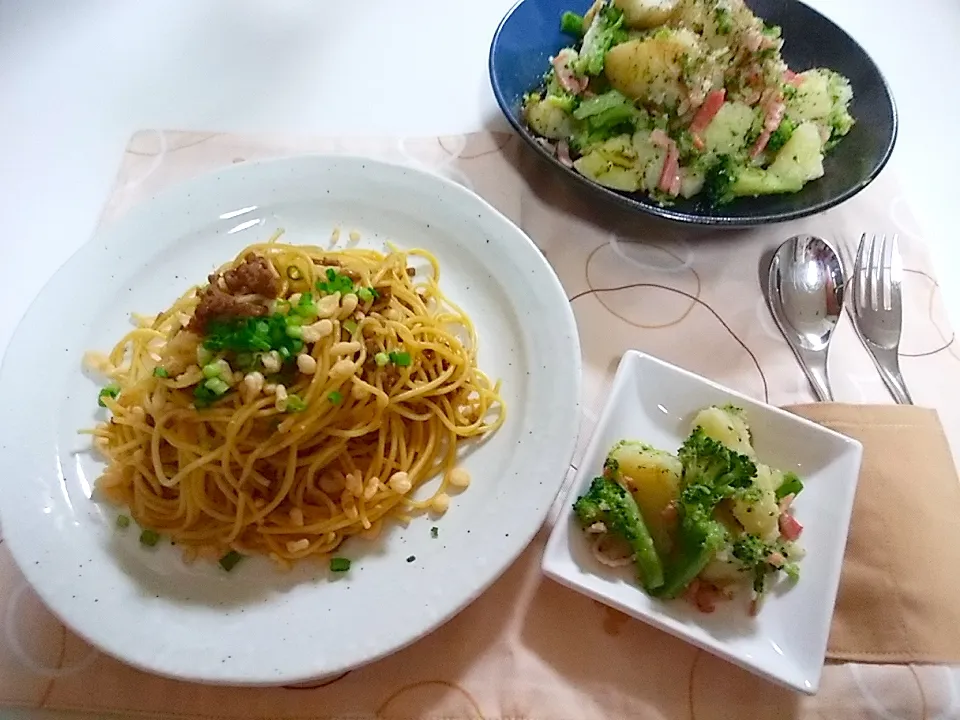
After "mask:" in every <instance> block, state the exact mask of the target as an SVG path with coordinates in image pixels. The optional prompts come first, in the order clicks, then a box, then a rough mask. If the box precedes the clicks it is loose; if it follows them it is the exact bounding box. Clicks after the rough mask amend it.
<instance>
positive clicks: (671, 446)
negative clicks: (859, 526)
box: [543, 351, 862, 694]
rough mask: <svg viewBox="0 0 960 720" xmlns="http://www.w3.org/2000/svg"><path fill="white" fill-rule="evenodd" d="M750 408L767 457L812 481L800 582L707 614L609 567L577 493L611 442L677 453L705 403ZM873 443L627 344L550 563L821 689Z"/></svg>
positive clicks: (689, 634)
mask: <svg viewBox="0 0 960 720" xmlns="http://www.w3.org/2000/svg"><path fill="white" fill-rule="evenodd" d="M727 403H732V404H735V405H737V406H739V407H742V408H743V409H744V410H745V411H746V414H747V419H748V422H749V424H750V426H751V428H753V439H754V446H755V448H756V452H757V456H758V458H760V459H761V460H762V461H763V462H765V463H768V464H770V465H772V466H774V467H777V468H780V469H783V470H792V471H794V472H796V473H797V474H798V475H800V477H802V478H803V481H804V490H803V492H802V493H801V494H800V495H799V496H798V497H797V499H796V502H795V504H794V506H793V507H794V512H795V515H796V517H797V519H798V520H800V522H801V523H803V525H804V532H803V536H802V538H801V544H802V546H803V547H804V549H805V551H806V555H805V557H804V558H803V560H802V561H801V562H800V570H801V577H800V580H799V582H797V583H796V584H791V583H786V582H784V581H780V582H778V583H777V584H776V585H775V586H774V587H773V589H772V590H771V591H770V593H769V597H767V599H766V601H765V602H764V603H763V605H762V607H761V609H760V612H759V614H758V615H757V616H756V617H751V616H750V615H749V613H748V611H747V607H746V602H745V600H744V599H743V597H742V596H740V595H738V596H737V597H736V598H735V599H734V600H732V601H729V602H723V603H720V605H719V606H718V608H717V610H716V612H714V613H711V614H704V613H700V612H698V611H697V609H696V608H694V607H693V606H692V605H691V604H690V603H687V602H683V601H682V600H668V601H663V600H659V599H656V598H654V597H651V596H650V595H647V594H646V593H645V592H644V591H643V589H642V588H641V587H640V586H639V584H638V583H637V580H636V577H635V573H634V570H633V568H632V567H626V568H608V567H605V566H604V565H602V564H601V563H599V562H598V561H597V560H596V559H595V558H594V557H593V555H592V554H591V552H590V549H589V542H588V540H587V538H586V537H585V536H584V533H583V532H582V531H581V530H580V528H579V526H578V524H577V522H576V518H575V517H573V509H572V505H573V501H574V500H575V499H576V498H577V497H579V496H580V495H582V494H584V493H585V492H586V491H587V488H588V487H589V485H590V483H591V481H592V479H593V478H594V477H596V476H598V475H600V474H601V473H602V472H603V462H604V459H605V457H606V454H607V452H608V451H609V449H610V448H611V447H612V446H613V445H614V444H615V443H616V442H617V441H618V440H621V439H624V438H629V439H636V440H642V441H644V442H646V443H649V444H650V445H653V446H654V447H657V448H663V449H665V450H670V451H675V450H676V449H677V448H679V447H680V445H681V444H682V443H683V441H684V439H685V438H686V437H687V435H688V433H689V428H690V421H691V419H692V418H693V416H694V415H695V413H696V412H697V411H698V410H700V409H701V408H703V407H706V406H709V405H724V404H727ZM861 456H862V446H861V445H860V443H859V442H857V441H856V440H852V439H850V438H848V437H845V436H843V435H840V434H839V433H836V432H834V431H832V430H828V429H826V428H823V427H821V426H819V425H816V424H815V423H812V422H810V421H808V420H805V419H803V418H800V417H797V416H795V415H792V414H790V413H788V412H786V411H784V410H780V409H778V408H774V407H771V406H769V405H765V404H763V403H760V402H758V401H756V400H752V399H750V398H748V397H746V396H744V395H741V394H739V393H737V392H734V391H733V390H730V389H727V388H724V387H722V386H720V385H717V384H716V383H713V382H711V381H709V380H707V379H705V378H702V377H699V376H697V375H694V374H693V373H690V372H687V371H685V370H682V369H680V368H678V367H675V366H673V365H669V364H668V363H665V362H662V361H661V360H657V359H656V358H653V357H650V356H648V355H644V354H643V353H640V352H636V351H629V352H627V353H625V354H624V356H623V358H622V359H621V361H620V365H619V367H618V369H617V374H616V377H615V379H614V382H613V386H612V388H611V391H610V397H609V399H608V401H607V404H606V406H605V408H604V410H603V413H602V415H601V418H600V421H599V423H598V425H597V429H596V431H595V432H594V435H593V437H592V438H591V440H590V443H589V445H588V447H587V451H586V454H585V455H584V458H583V460H582V461H581V464H580V466H579V470H578V472H577V476H576V479H575V480H574V483H573V484H572V486H571V489H570V491H569V493H568V495H567V497H566V498H564V501H563V509H562V511H561V513H560V516H559V518H558V519H557V523H556V526H555V527H554V529H553V531H552V533H551V535H550V539H549V541H548V543H547V548H546V552H545V553H544V559H543V571H544V573H545V574H546V575H547V576H548V577H551V578H552V579H554V580H556V581H557V582H559V583H561V584H563V585H566V586H567V587H570V588H572V589H574V590H577V591H579V592H582V593H584V594H586V595H588V596H590V597H592V598H594V599H596V600H598V601H600V602H603V603H605V604H607V605H610V606H611V607H614V608H617V609H618V610H620V611H622V612H624V613H626V614H628V615H631V616H633V617H635V618H637V619H640V620H643V621H644V622H646V623H649V624H651V625H653V626H654V627H657V628H659V629H661V630H664V631H665V632H668V633H671V634H672V635H675V636H676V637H679V638H681V639H683V640H686V641H688V642H690V643H692V644H694V645H696V646H698V647H700V648H702V649H704V650H706V651H708V652H711V653H713V654H715V655H718V656H719V657H722V658H724V659H726V660H729V661H730V662H733V663H735V664H737V665H739V666H741V667H743V668H744V669H746V670H749V671H750V672H753V673H756V674H758V675H760V676H762V677H765V678H767V679H769V680H772V681H774V682H777V683H780V684H782V685H785V686H787V687H789V688H791V689H794V690H797V691H799V692H803V693H807V694H814V693H815V692H816V691H817V687H818V685H819V682H820V673H821V669H822V667H823V660H824V654H825V652H826V646H827V637H828V635H829V632H830V622H831V619H832V616H833V607H834V603H835V601H836V596H837V587H838V585H839V581H840V568H841V565H842V562H843V554H844V549H845V546H846V540H847V531H848V529H849V525H850V515H851V512H852V509H853V499H854V494H855V491H856V485H857V479H858V476H859V473H860V461H861Z"/></svg>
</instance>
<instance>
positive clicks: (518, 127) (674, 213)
mask: <svg viewBox="0 0 960 720" xmlns="http://www.w3.org/2000/svg"><path fill="white" fill-rule="evenodd" d="M783 1H784V2H787V3H790V2H793V3H795V4H797V5H801V6H803V7H804V8H805V9H806V10H807V11H809V12H811V13H814V14H815V15H818V16H819V17H820V18H822V19H823V20H825V21H826V22H828V23H829V24H831V25H833V27H835V28H836V29H837V30H838V31H839V32H840V33H841V34H842V35H844V36H845V37H846V39H847V41H848V42H849V43H850V45H852V46H853V47H854V48H855V49H857V50H859V51H860V53H861V54H862V56H863V57H864V58H865V59H866V61H867V62H868V63H869V64H870V66H872V67H873V69H874V70H875V71H876V73H877V77H879V78H880V86H881V88H882V89H883V94H884V95H886V97H887V100H888V101H889V103H890V114H891V117H892V121H893V122H892V125H893V130H892V132H891V133H890V138H889V139H888V141H887V144H886V147H885V148H884V150H883V153H882V155H881V156H880V159H879V160H878V161H877V162H876V163H875V165H874V166H873V167H872V168H871V170H870V172H868V173H867V175H866V176H865V177H864V178H863V179H862V180H861V181H860V182H858V183H856V184H854V185H852V186H850V187H849V188H847V189H846V190H844V191H843V192H841V193H839V194H837V195H835V196H834V197H831V198H828V199H827V200H823V201H821V202H818V203H814V204H812V205H808V206H806V207H802V208H798V209H796V210H791V211H788V212H781V213H765V214H762V215H753V216H750V217H735V216H732V215H698V214H694V213H689V212H681V211H678V210H673V209H671V208H669V207H662V206H659V205H655V204H653V203H652V202H647V201H646V199H645V196H642V195H641V194H640V193H639V192H638V193H626V192H620V191H617V190H613V189H611V188H607V187H604V186H603V185H600V184H599V183H596V182H594V181H592V180H590V179H588V178H586V177H584V176H583V175H581V174H580V173H578V172H576V171H575V170H574V169H573V168H569V167H567V166H565V165H563V164H562V163H560V162H559V161H558V160H557V159H556V158H555V157H554V156H553V155H552V154H551V153H549V152H547V150H546V148H544V147H543V146H542V145H541V144H540V143H538V142H537V140H536V138H535V137H534V136H533V134H532V133H531V132H530V131H529V130H528V129H527V128H526V127H525V126H524V125H523V123H521V122H519V121H518V119H517V118H516V117H515V116H514V114H513V113H512V112H511V111H510V109H509V108H510V107H511V105H510V103H509V102H508V101H507V98H506V96H505V95H504V92H503V88H502V87H500V82H499V80H498V76H497V70H498V67H499V66H498V61H497V48H498V47H499V45H500V36H501V34H502V33H503V30H504V28H505V27H506V26H507V24H508V23H509V22H510V19H511V18H512V16H513V14H514V13H515V12H516V11H517V10H518V9H519V8H520V6H521V5H523V4H524V3H525V2H531V3H532V2H537V0H517V2H516V3H514V5H513V6H512V7H511V8H510V9H509V10H507V12H506V14H505V15H504V16H503V18H502V19H501V20H500V22H499V23H498V24H497V29H496V30H495V31H494V33H493V38H492V40H491V42H490V50H489V53H488V56H487V70H488V74H489V76H490V85H491V88H492V89H493V96H494V99H495V100H496V101H497V106H498V107H499V108H500V112H501V113H502V114H503V115H504V117H505V118H506V119H507V122H508V123H510V125H511V127H513V129H514V130H515V131H516V132H517V134H518V135H519V136H520V137H521V138H523V140H524V142H526V143H527V145H528V146H530V147H531V148H533V150H534V151H536V153H537V155H538V156H540V158H542V159H543V160H544V161H546V162H548V163H549V164H550V165H552V166H554V167H555V168H559V169H560V170H561V171H562V172H563V173H564V174H565V175H566V176H567V177H568V178H572V179H573V180H575V181H576V182H577V183H579V184H580V185H581V186H582V187H585V188H588V189H590V190H591V191H592V192H593V193H594V194H595V195H596V196H599V197H605V198H606V199H608V200H611V201H613V202H615V203H616V204H617V205H619V206H620V207H622V208H626V209H628V210H633V211H640V212H642V213H644V214H647V215H650V216H652V217H657V218H660V219H663V220H669V221H672V222H677V223H681V224H684V225H700V226H712V227H727V228H746V227H755V226H758V225H769V224H773V223H780V222H788V221H790V220H798V219H800V218H804V217H809V216H810V215H816V214H818V213H821V212H824V211H826V210H829V209H830V208H832V207H836V206H837V205H840V204H841V203H843V202H846V201H847V200H849V199H850V198H852V197H853V196H855V195H857V194H858V193H859V192H860V191H862V190H863V189H864V188H866V187H867V186H868V185H869V184H870V183H872V182H873V181H874V180H875V179H876V178H877V176H878V175H879V174H880V173H881V172H882V171H883V169H884V168H885V167H886V165H887V163H888V162H889V160H890V157H891V156H892V155H893V150H894V147H895V146H896V144H897V136H898V135H899V130H900V116H899V112H898V110H897V103H896V100H895V99H894V97H893V92H892V91H891V89H890V84H889V82H888V81H887V78H886V77H885V76H884V74H883V72H881V70H880V66H879V65H877V63H876V62H875V61H874V59H873V57H871V56H870V53H868V52H867V51H866V49H864V47H863V46H862V45H861V44H860V43H858V42H857V41H856V40H855V39H854V38H853V36H851V35H850V34H849V33H848V32H847V31H846V30H844V29H843V28H842V27H841V26H840V25H838V24H837V23H835V22H834V21H833V20H831V19H830V18H828V17H827V16H826V15H824V14H823V13H821V12H819V11H818V10H816V9H815V8H813V7H811V6H810V5H808V4H806V3H805V2H801V0H783Z"/></svg>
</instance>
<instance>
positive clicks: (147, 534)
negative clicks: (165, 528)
mask: <svg viewBox="0 0 960 720" xmlns="http://www.w3.org/2000/svg"><path fill="white" fill-rule="evenodd" d="M159 540H160V534H159V533H158V532H156V531H154V530H144V531H143V532H141V533H140V544H141V545H146V546H147V547H153V546H154V545H156V544H157V541H159Z"/></svg>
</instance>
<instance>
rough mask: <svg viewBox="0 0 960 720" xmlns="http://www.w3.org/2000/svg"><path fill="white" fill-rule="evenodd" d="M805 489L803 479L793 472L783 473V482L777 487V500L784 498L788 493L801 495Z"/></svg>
mask: <svg viewBox="0 0 960 720" xmlns="http://www.w3.org/2000/svg"><path fill="white" fill-rule="evenodd" d="M801 490H803V481H802V480H800V478H799V477H798V476H797V474H796V473H793V472H785V473H784V474H783V482H782V483H780V487H778V488H777V500H782V499H783V498H785V497H786V496H787V495H794V496H796V495H799V494H800V491H801Z"/></svg>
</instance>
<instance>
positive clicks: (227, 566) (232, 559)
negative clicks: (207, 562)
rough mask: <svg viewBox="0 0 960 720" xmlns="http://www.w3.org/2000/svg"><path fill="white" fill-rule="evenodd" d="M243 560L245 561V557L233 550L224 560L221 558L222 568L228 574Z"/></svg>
mask: <svg viewBox="0 0 960 720" xmlns="http://www.w3.org/2000/svg"><path fill="white" fill-rule="evenodd" d="M241 560H243V555H241V554H240V553H238V552H237V551H236V550H231V551H230V552H228V553H227V554H226V555H224V556H223V557H222V558H220V567H222V568H223V569H224V570H226V571H227V572H230V571H231V570H233V568H234V567H235V566H236V564H237V563H238V562H240V561H241Z"/></svg>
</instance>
